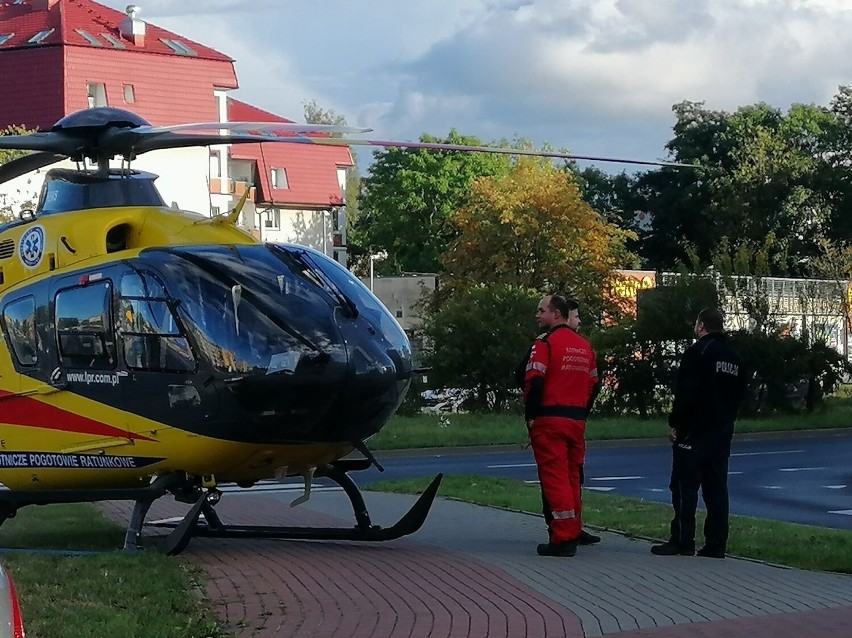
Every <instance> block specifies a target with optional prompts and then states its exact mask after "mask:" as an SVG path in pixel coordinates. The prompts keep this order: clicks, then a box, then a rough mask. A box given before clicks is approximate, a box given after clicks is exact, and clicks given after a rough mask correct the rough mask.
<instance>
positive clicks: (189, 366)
mask: <svg viewBox="0 0 852 638" xmlns="http://www.w3.org/2000/svg"><path fill="white" fill-rule="evenodd" d="M119 292H120V295H119V303H118V306H119V316H118V325H119V329H120V332H121V339H122V349H123V351H124V360H125V362H126V363H127V367H128V368H131V369H134V370H148V371H154V372H192V371H194V370H195V357H194V356H193V354H192V349H191V348H190V345H189V341H188V340H187V339H186V337H185V336H184V334H183V332H182V330H181V327H180V324H179V323H178V321H177V319H176V317H175V315H174V313H173V312H172V309H171V307H170V306H169V302H168V297H167V295H166V291H165V288H164V287H163V285H162V284H161V283H160V281H159V280H158V279H157V278H156V277H155V276H154V275H152V274H151V273H148V272H145V271H134V272H132V273H127V274H125V275H123V276H122V278H121V283H120V286H119Z"/></svg>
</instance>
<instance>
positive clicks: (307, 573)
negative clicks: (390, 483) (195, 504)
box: [104, 492, 852, 638]
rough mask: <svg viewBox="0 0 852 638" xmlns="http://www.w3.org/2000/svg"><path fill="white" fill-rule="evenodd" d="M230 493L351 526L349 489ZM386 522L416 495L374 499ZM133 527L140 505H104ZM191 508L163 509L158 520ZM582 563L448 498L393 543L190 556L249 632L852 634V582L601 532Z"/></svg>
mask: <svg viewBox="0 0 852 638" xmlns="http://www.w3.org/2000/svg"><path fill="white" fill-rule="evenodd" d="M291 498H292V494H290V495H279V496H276V495H274V494H265V495H263V496H260V495H252V494H248V493H246V494H233V495H232V494H227V495H226V496H225V497H224V498H223V499H222V502H221V503H220V505H219V506H218V507H217V510H218V511H219V512H220V514H221V515H222V518H223V519H224V520H225V522H239V523H245V524H261V525H264V524H265V525H269V524H287V525H309V524H310V525H334V526H341V525H342V526H348V525H350V524H351V520H352V517H351V507H350V505H349V502H348V500H347V499H346V497H345V496H344V495H343V494H342V493H341V492H320V493H315V494H314V495H313V496H312V498H311V500H310V501H309V502H308V503H307V504H305V505H303V506H301V507H299V508H296V509H292V510H291V509H290V508H289V507H288V505H287V500H289V499H291ZM365 498H366V501H367V505H368V506H369V507H370V512H371V516H372V518H373V521H374V523H380V524H383V525H390V524H392V523H393V522H395V521H396V520H397V518H398V517H399V516H400V515H401V514H402V513H403V512H404V511H405V510H406V509H407V508H408V507H409V506H410V505H411V503H412V502H413V500H414V497H412V496H403V495H394V494H378V493H368V494H366V496H365ZM104 507H105V509H106V511H107V512H108V513H109V514H110V515H111V516H113V517H114V518H116V519H117V520H121V521H122V523H124V522H125V521H126V520H127V517H128V516H129V514H130V509H131V504H129V503H108V504H105V505H104ZM182 509H184V510H185V506H180V505H177V504H175V503H173V502H171V503H170V502H167V501H166V500H165V499H163V502H162V503H155V505H154V507H152V510H151V513H150V515H149V520H153V519H154V518H157V517H165V516H174V515H177V514H179V513H180V512H181V510H182ZM603 536H604V540H603V542H602V543H601V544H599V545H596V546H593V547H581V548H580V550H579V551H578V553H577V556H575V557H574V558H550V557H539V556H536V555H535V545H536V543H537V542H541V541H542V540H544V526H543V522H542V521H541V519H540V517H536V516H531V515H528V514H521V513H515V512H507V511H503V510H499V509H493V508H487V507H480V506H476V505H470V504H467V503H462V502H458V501H452V500H445V499H438V500H436V502H435V505H434V507H433V510H432V512H431V514H430V515H429V518H428V519H427V521H426V524H425V525H424V527H423V529H422V530H420V531H419V532H418V533H417V534H416V535H414V536H409V537H406V538H403V539H400V540H397V541H393V542H389V543H375V544H373V543H370V544H357V543H332V542H309V541H274V540H221V539H193V541H192V542H191V543H190V545H189V547H188V549H187V550H186V552H185V553H184V557H186V558H187V559H188V560H191V561H192V562H193V563H195V564H197V565H199V566H200V567H202V568H203V569H204V570H205V571H206V572H207V574H208V588H207V595H208V596H209V597H210V599H211V601H212V602H213V604H214V606H215V608H216V610H217V613H218V614H219V617H220V618H221V619H222V621H223V622H225V623H227V624H228V625H229V626H230V627H231V628H232V629H233V630H234V631H235V632H236V635H237V636H238V637H239V638H249V637H251V638H271V637H273V636H276V637H278V636H282V637H299V638H301V637H305V638H308V637H311V638H313V637H316V638H321V637H322V638H326V637H328V638H331V637H336V636H344V637H346V638H362V637H363V638H367V637H374V638H383V637H393V638H396V637H408V636H411V637H418V636H422V637H424V638H426V637H432V638H450V637H468V636H481V637H483V638H484V637H486V636H487V637H488V638H494V637H506V638H515V637H518V636H530V637H543V636H547V637H550V636H566V637H577V638H581V637H586V636H588V637H591V636H601V635H609V634H618V636H619V638H634V637H639V636H643V637H653V638H685V637H687V636H701V637H704V638H722V637H723V636H725V637H729V636H734V637H736V636H748V637H749V638H768V637H770V636H771V638H792V637H793V636H796V637H802V636H819V637H820V638H841V637H844V638H846V637H848V636H852V576H847V575H841V574H827V573H816V572H807V571H802V570H795V569H787V568H780V567H775V566H771V565H766V564H762V563H758V562H754V561H748V560H740V559H732V558H727V559H725V560H717V559H703V558H698V557H680V556H676V557H657V556H653V555H651V554H650V552H649V551H648V550H649V547H650V543H648V542H646V541H640V540H631V539H628V538H625V537H623V536H621V535H618V534H613V533H604V535H603Z"/></svg>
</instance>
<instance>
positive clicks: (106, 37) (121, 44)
mask: <svg viewBox="0 0 852 638" xmlns="http://www.w3.org/2000/svg"><path fill="white" fill-rule="evenodd" d="M101 37H102V38H103V39H104V40H106V41H107V42H109V43H110V44H111V45H112V46H113V48H114V49H126V48H127V47H126V46H124V42H122V41H121V40H119V39H118V38H116V37H115V36H114V35H111V34H109V33H101Z"/></svg>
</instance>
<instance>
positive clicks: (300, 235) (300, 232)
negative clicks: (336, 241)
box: [256, 206, 333, 257]
mask: <svg viewBox="0 0 852 638" xmlns="http://www.w3.org/2000/svg"><path fill="white" fill-rule="evenodd" d="M276 211H277V214H276ZM256 212H257V215H258V222H257V225H258V228H260V232H261V239H262V240H263V241H270V242H283V243H293V244H302V245H303V246H310V247H311V248H314V249H315V250H318V251H320V252H322V253H325V254H326V255H328V256H329V257H331V256H332V240H333V239H332V212H331V211H330V210H292V209H287V208H277V209H276V208H268V207H263V206H258V207H257V209H256ZM267 221H269V222H270V223H271V224H272V225H271V226H270V225H269V224H268V223H267ZM276 223H277V226H276Z"/></svg>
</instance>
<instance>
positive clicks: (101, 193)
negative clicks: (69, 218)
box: [36, 169, 165, 215]
mask: <svg viewBox="0 0 852 638" xmlns="http://www.w3.org/2000/svg"><path fill="white" fill-rule="evenodd" d="M154 179H156V176H155V175H152V174H151V173H139V172H133V173H131V174H123V173H110V174H109V175H107V176H103V175H85V174H84V175H81V174H80V173H78V172H76V171H68V170H64V169H55V170H52V171H50V172H49V173H48V174H47V177H46V178H45V181H44V186H43V187H42V190H41V196H40V197H39V202H38V208H37V209H36V213H38V214H40V215H49V214H53V213H64V212H66V211H72V210H87V209H90V208H114V207H117V206H164V205H165V203H164V202H163V198H162V197H161V196H160V193H159V192H158V191H157V187H156V186H154Z"/></svg>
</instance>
